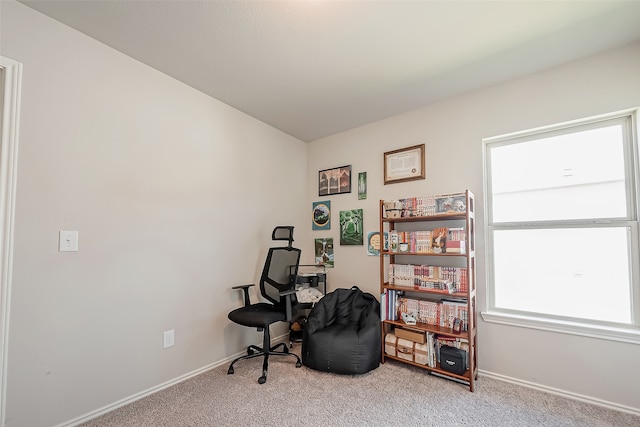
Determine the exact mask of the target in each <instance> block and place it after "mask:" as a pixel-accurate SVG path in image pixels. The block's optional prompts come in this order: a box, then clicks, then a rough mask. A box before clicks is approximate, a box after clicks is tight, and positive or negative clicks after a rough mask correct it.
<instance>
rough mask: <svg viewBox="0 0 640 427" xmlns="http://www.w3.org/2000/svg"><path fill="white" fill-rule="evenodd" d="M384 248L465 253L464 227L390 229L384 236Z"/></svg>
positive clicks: (416, 251)
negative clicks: (414, 229) (411, 229)
mask: <svg viewBox="0 0 640 427" xmlns="http://www.w3.org/2000/svg"><path fill="white" fill-rule="evenodd" d="M385 243H386V244H385V246H384V248H385V250H389V251H390V252H394V253H396V252H411V253H418V254H432V253H436V254H439V253H463V254H464V253H466V231H465V229H464V227H457V228H448V227H438V228H435V229H433V230H416V231H397V230H391V231H390V232H389V233H388V236H385Z"/></svg>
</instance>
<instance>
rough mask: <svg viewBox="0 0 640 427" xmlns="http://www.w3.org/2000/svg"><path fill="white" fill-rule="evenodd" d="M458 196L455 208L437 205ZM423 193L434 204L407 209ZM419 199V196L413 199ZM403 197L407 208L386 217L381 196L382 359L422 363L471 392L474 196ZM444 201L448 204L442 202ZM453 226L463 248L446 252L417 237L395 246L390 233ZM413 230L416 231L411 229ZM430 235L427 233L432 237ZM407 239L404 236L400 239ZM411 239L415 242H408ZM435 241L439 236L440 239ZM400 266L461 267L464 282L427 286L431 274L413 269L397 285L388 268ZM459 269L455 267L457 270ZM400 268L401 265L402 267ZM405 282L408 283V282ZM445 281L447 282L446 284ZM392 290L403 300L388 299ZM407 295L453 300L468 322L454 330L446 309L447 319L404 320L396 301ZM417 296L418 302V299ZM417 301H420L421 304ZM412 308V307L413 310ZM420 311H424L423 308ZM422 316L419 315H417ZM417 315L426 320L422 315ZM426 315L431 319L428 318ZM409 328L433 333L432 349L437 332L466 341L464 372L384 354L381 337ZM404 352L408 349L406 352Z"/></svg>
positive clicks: (474, 375)
mask: <svg viewBox="0 0 640 427" xmlns="http://www.w3.org/2000/svg"><path fill="white" fill-rule="evenodd" d="M447 198H451V199H452V200H456V202H457V206H456V211H455V212H451V211H446V212H442V211H440V210H441V209H442V208H441V206H440V203H439V202H441V201H442V200H448V199H447ZM423 199H429V203H431V202H433V201H434V199H435V201H437V202H438V203H436V206H435V208H433V207H432V208H431V211H430V213H429V214H427V215H425V214H424V212H418V213H416V211H413V210H409V209H408V208H407V207H408V206H409V207H415V206H416V205H420V204H421V203H423V201H424V200H423ZM416 200H417V201H416ZM402 201H404V207H405V208H407V209H406V211H405V210H403V211H402V216H400V217H395V218H388V217H387V216H386V210H385V201H384V200H380V212H379V215H380V237H381V242H385V235H386V236H387V237H388V238H387V239H386V240H387V242H388V244H387V245H385V244H384V243H383V244H382V245H381V246H383V247H382V248H381V250H380V257H379V258H380V294H381V296H380V298H381V307H382V308H381V311H382V312H381V315H382V319H383V320H382V363H385V361H386V360H394V361H399V362H402V363H407V364H409V365H412V366H417V367H420V368H422V369H425V370H426V371H428V372H432V373H434V374H437V375H439V376H444V377H448V378H450V379H454V380H456V381H462V382H464V383H465V384H468V386H469V390H470V391H471V392H473V390H474V384H475V380H476V379H477V377H478V366H477V346H478V342H477V341H478V337H477V326H476V320H477V313H476V278H475V259H476V253H475V200H474V196H473V193H471V191H469V190H466V191H465V192H463V193H457V194H453V195H437V196H432V197H431V198H426V197H425V198H419V199H418V198H410V199H402ZM443 206H446V205H444V204H443ZM443 228H446V229H455V230H456V231H458V232H459V230H463V231H464V233H463V234H464V235H465V240H464V241H463V242H462V243H461V244H459V246H461V248H456V250H462V252H455V253H447V252H446V249H441V250H442V252H440V253H435V252H425V250H428V251H430V250H432V249H429V248H427V249H425V248H424V242H422V243H421V245H422V246H421V250H420V251H412V250H406V251H399V249H398V247H397V246H396V245H393V249H392V245H391V243H390V242H389V240H390V236H391V235H392V234H393V235H394V239H395V235H397V234H400V235H401V236H403V237H404V236H414V235H415V232H416V231H421V232H425V231H426V232H431V231H432V230H436V229H438V230H442V229H443ZM412 233H414V234H412ZM430 238H431V237H430ZM404 243H406V242H404ZM412 243H413V244H415V242H412ZM438 243H439V242H438ZM400 268H404V270H406V271H409V272H411V271H416V272H418V273H422V272H423V271H428V272H433V271H440V270H439V268H448V269H450V270H453V271H457V272H460V273H464V274H463V275H462V276H464V283H448V282H447V285H450V286H451V288H449V289H431V288H428V287H424V286H423V285H424V283H425V282H428V283H433V280H430V281H429V280H425V279H424V277H423V275H421V274H417V275H416V276H411V275H410V276H409V278H406V277H405V278H404V282H403V283H404V284H402V285H398V284H396V283H393V282H394V281H396V280H399V279H397V278H394V276H393V274H394V273H392V272H393V271H395V269H400ZM456 269H459V270H456ZM404 270H403V271H404ZM407 282H408V283H409V285H407ZM447 287H449V286H447ZM392 295H395V296H396V297H397V296H400V297H401V298H402V300H403V301H404V304H403V305H399V306H396V305H395V302H396V299H391V300H388V298H390V297H391V296H392ZM407 301H410V303H411V304H413V307H415V306H416V304H419V302H420V301H430V303H429V304H436V305H438V304H454V305H456V306H457V307H461V308H459V310H460V311H459V312H460V313H462V314H463V315H464V316H466V318H465V319H464V324H465V325H466V328H462V330H460V331H458V330H455V329H454V328H453V327H451V326H450V325H449V324H450V323H451V316H450V312H447V314H448V315H449V316H445V319H443V318H442V317H439V320H438V321H439V324H431V323H432V322H429V323H424V322H421V321H417V322H416V324H415V325H407V324H406V323H405V322H404V321H403V320H402V317H401V313H398V310H400V307H406V302H407ZM416 301H417V303H416ZM420 307H423V306H422V305H420ZM446 309H447V310H449V309H450V308H449V307H447V308H446ZM437 310H444V309H443V308H442V306H441V305H440V306H438V309H437ZM438 313H439V314H438V316H442V315H443V312H440V311H438ZM413 314H415V313H413ZM421 314H423V313H421ZM418 317H420V316H418ZM421 320H424V319H422V318H421ZM426 320H429V319H426ZM397 328H403V329H411V330H412V331H419V332H422V333H424V334H425V335H426V336H428V335H429V334H433V336H432V337H431V338H432V340H431V343H430V345H432V349H431V351H432V352H434V353H433V354H436V353H437V352H438V348H437V338H440V339H441V341H446V340H449V341H451V342H453V341H454V340H455V341H457V342H462V343H464V344H465V345H464V349H465V351H466V352H467V362H466V364H467V366H466V368H467V369H466V371H465V372H464V373H462V374H457V373H454V372H451V371H449V370H446V369H443V368H442V367H441V366H440V363H439V361H438V362H435V361H430V362H429V364H423V363H418V362H416V361H414V360H415V356H414V360H407V359H406V358H404V357H399V356H397V355H393V354H388V353H386V352H385V347H386V346H387V345H388V343H387V342H386V340H385V337H386V336H387V334H389V333H393V332H394V330H395V329H397ZM404 356H406V354H405V355H404Z"/></svg>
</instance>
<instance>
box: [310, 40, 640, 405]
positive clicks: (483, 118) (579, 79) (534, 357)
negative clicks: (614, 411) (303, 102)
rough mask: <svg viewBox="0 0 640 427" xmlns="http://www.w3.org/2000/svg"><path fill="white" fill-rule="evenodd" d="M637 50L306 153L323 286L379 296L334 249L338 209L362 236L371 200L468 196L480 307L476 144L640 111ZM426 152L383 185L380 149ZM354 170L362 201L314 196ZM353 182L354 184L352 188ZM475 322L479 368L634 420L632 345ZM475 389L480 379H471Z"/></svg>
mask: <svg viewBox="0 0 640 427" xmlns="http://www.w3.org/2000/svg"><path fill="white" fill-rule="evenodd" d="M638 76H640V44H639V43H636V44H634V45H630V46H627V47H626V48H623V49H620V50H616V51H611V52H608V53H605V54H601V55H598V56H595V57H592V58H589V59H586V60H582V61H578V62H574V63H571V64H567V65H565V66H562V67H558V68H555V69H552V70H548V71H545V72H540V73H536V74H534V75H530V76H527V77H524V78H521V79H518V80H514V81H511V82H508V83H505V84H501V85H497V86H494V87H491V88H488V89H486V90H482V91H478V92H475V93H470V94H467V95H464V96H460V97H457V98H454V99H449V100H446V101H443V102H439V103H437V104H434V105H430V106H428V107H425V108H422V109H419V110H415V111H411V112H408V113H406V114H402V115H398V116H396V117H392V118H389V119H386V120H382V121H379V122H377V123H373V124H370V125H367V126H363V127H360V128H357V129H352V130H349V131H347V132H343V133H341V134H338V135H334V136H331V137H328V138H324V139H321V140H318V141H314V142H313V143H311V144H310V146H309V153H308V172H307V173H308V180H307V185H308V188H307V191H308V194H309V195H310V198H309V209H311V208H310V206H311V203H312V202H313V201H318V200H330V201H331V208H332V216H333V223H332V227H331V230H330V231H328V232H321V231H313V232H311V237H310V239H313V238H318V237H333V238H334V242H336V247H335V268H334V269H333V270H332V271H330V273H329V284H330V286H331V287H332V288H335V287H347V286H350V285H351V284H358V285H359V286H360V287H361V288H362V289H364V290H366V291H369V292H371V293H374V294H378V293H379V279H378V270H379V267H378V259H377V258H375V257H367V256H365V248H363V247H358V246H339V244H338V241H339V233H338V226H337V218H338V215H339V211H340V210H348V209H359V208H362V209H364V217H365V233H366V232H368V231H374V230H376V229H377V228H378V200H379V199H397V198H402V197H409V196H413V195H430V194H438V193H448V192H459V191H462V190H464V189H470V190H472V191H473V192H474V193H475V195H476V201H477V235H476V237H477V249H478V251H477V252H478V263H477V264H478V268H477V279H478V297H479V308H480V309H484V308H485V307H486V303H485V297H486V292H485V291H486V280H485V273H486V271H485V268H484V262H485V253H484V240H485V239H484V234H483V233H484V226H483V221H484V215H483V213H482V210H483V209H484V203H483V185H482V168H483V165H482V139H483V138H485V137H490V136H495V135H500V134H505V133H509V132H514V131H519V130H525V129H530V128H534V127H538V126H543V125H549V124H554V123H559V122H564V121H568V120H572V119H578V118H583V117H589V116H592V115H598V114H602V113H608V112H612V111H618V110H622V109H626V108H631V107H637V106H640V84H638ZM421 143H425V144H426V175H427V177H426V180H421V181H412V182H407V183H400V184H391V185H386V186H385V185H383V176H382V170H383V169H382V168H383V153H384V152H385V151H389V150H393V149H397V148H402V147H408V146H411V145H416V144H421ZM349 164H351V165H353V172H354V176H356V177H357V173H358V172H363V171H366V172H367V174H368V197H367V200H358V199H357V193H355V192H354V193H351V194H343V195H335V196H330V197H318V196H317V185H318V184H317V173H318V171H319V170H322V169H327V168H331V167H336V166H342V165H349ZM354 184H355V181H354ZM478 318H479V345H478V349H479V368H480V369H481V370H482V371H485V372H487V373H493V374H496V375H501V376H505V377H507V378H509V379H513V380H516V381H519V382H523V383H532V384H537V385H538V386H540V387H543V388H547V389H550V390H560V391H563V392H566V393H568V394H575V395H578V396H579V397H585V398H586V399H588V400H591V401H595V402H598V401H605V402H609V403H610V404H611V405H612V406H618V407H620V408H622V409H629V408H635V409H634V410H635V411H638V412H640V400H639V398H638V396H640V376H638V370H637V366H636V365H637V361H638V360H640V346H638V345H634V344H625V343H620V342H610V341H604V340H599V339H594V338H586V337H578V336H565V335H560V334H557V333H551V332H542V331H538V330H530V329H524V328H517V327H510V326H502V325H497V324H490V323H485V322H483V321H482V319H481V318H480V316H479V317H478ZM480 381H482V379H480Z"/></svg>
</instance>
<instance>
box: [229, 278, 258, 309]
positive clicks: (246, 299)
mask: <svg viewBox="0 0 640 427" xmlns="http://www.w3.org/2000/svg"><path fill="white" fill-rule="evenodd" d="M251 286H255V284H254V283H250V284H248V285H238V286H233V287H231V289H242V293H243V294H244V295H243V296H244V306H245V307H247V306H250V305H251V301H250V300H249V288H250V287H251Z"/></svg>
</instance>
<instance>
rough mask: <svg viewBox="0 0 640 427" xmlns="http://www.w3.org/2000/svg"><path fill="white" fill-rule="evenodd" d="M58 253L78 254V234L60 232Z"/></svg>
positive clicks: (74, 232) (75, 232)
mask: <svg viewBox="0 0 640 427" xmlns="http://www.w3.org/2000/svg"><path fill="white" fill-rule="evenodd" d="M58 251H60V252H77V251H78V232H77V231H63V230H60V238H59V240H58Z"/></svg>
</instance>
